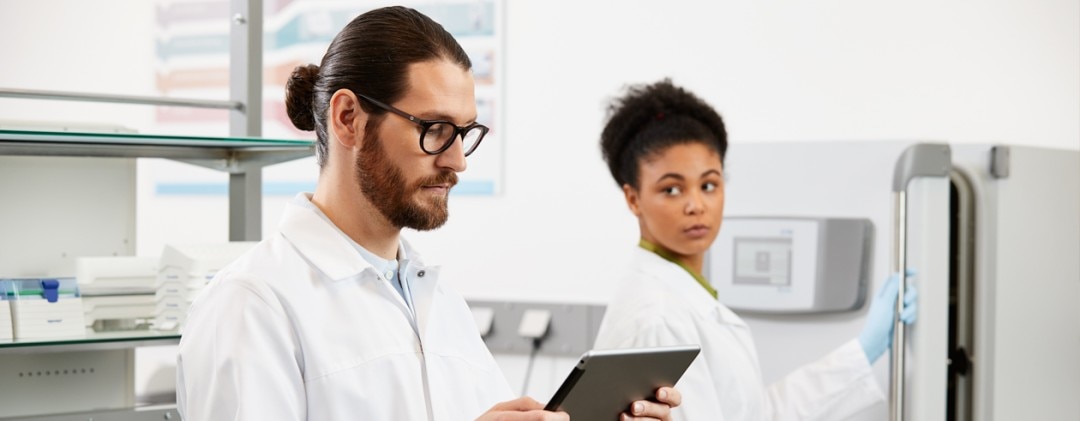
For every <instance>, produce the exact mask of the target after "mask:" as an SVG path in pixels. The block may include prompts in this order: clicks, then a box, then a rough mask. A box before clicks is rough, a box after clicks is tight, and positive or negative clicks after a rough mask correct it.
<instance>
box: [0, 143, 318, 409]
mask: <svg viewBox="0 0 1080 421" xmlns="http://www.w3.org/2000/svg"><path fill="white" fill-rule="evenodd" d="M312 153H313V146H312V142H311V141H306V140H279V139H265V138H248V137H220V138H217V137H192V136H160V135H140V134H116V133H108V134H103V133H70V132H30V131H11V130H0V157H83V158H90V159H93V158H160V159H168V160H174V161H179V162H186V163H189V164H194V165H199V166H203V167H207V168H213V169H218V171H222V172H226V173H228V174H230V177H231V178H232V182H230V196H237V195H239V196H245V195H246V196H247V198H251V196H253V195H255V196H258V189H260V184H255V185H254V186H253V185H252V184H251V182H247V181H246V180H244V179H243V178H246V177H248V176H251V175H252V174H255V177H253V178H256V179H258V173H259V172H260V171H261V168H262V167H264V166H267V165H272V164H275V163H280V162H286V161H291V160H296V159H301V158H307V157H310V155H311V154H312ZM235 178H241V180H240V181H237V180H235ZM248 189H256V191H255V192H254V193H253V192H251V191H245V190H248ZM259 202H261V201H260V200H259ZM230 207H231V206H230ZM260 212H261V206H260V203H256V204H254V205H246V206H243V207H242V208H241V212H230V227H237V226H240V227H244V226H245V225H246V220H247V219H252V218H254V219H258V218H257V215H258V214H259V213H260ZM0 215H2V212H0ZM233 231H238V232H239V234H240V235H237V233H238V232H233ZM230 239H232V240H257V237H253V236H252V235H249V234H245V233H244V232H243V230H232V229H230ZM179 339H180V336H179V335H178V334H177V332H175V331H153V330H139V331H124V332H94V334H87V336H86V337H84V338H59V339H49V340H13V341H0V377H10V379H11V382H10V383H9V384H15V382H16V381H19V380H30V379H28V377H32V376H38V377H41V376H45V377H49V376H62V375H63V376H67V375H68V372H67V369H66V368H60V369H58V370H55V371H54V372H53V374H52V375H51V374H50V372H49V371H48V370H45V371H44V372H42V371H41V370H40V369H38V370H33V371H24V370H23V369H22V368H21V367H17V366H18V365H23V366H26V365H28V364H24V363H23V362H26V361H31V362H39V361H42V358H49V357H50V356H52V361H51V362H50V363H42V365H45V366H58V367H67V366H71V367H72V371H73V370H76V369H79V367H80V366H86V365H93V364H96V365H98V366H107V367H119V368H118V372H121V374H122V375H120V376H117V375H113V374H107V375H106V374H104V372H99V376H102V377H105V378H107V379H109V381H107V383H110V384H103V385H102V386H103V388H112V386H113V385H112V384H116V388H118V389H123V388H127V389H129V390H132V388H133V384H131V382H132V381H133V380H132V379H130V377H131V374H133V372H134V350H135V349H136V348H139V347H151V345H168V344H176V343H178V342H179ZM84 356H87V357H84ZM84 358H89V359H91V361H99V362H98V363H93V364H91V363H86V364H82V361H83V359H84ZM57 361H60V362H64V361H70V362H71V363H70V364H64V363H56V362H57ZM4 362H8V364H5V363H4ZM12 362H19V363H12ZM103 362H104V363H103ZM62 370H63V371H62ZM102 371H104V370H102ZM0 381H4V382H8V381H9V380H0ZM76 381H78V380H76ZM0 419H4V418H2V417H0ZM18 419H29V420H41V421H44V420H49V421H66V420H83V421H84V420H89V419H97V420H103V419H107V420H132V421H135V420H163V419H164V420H168V419H179V417H178V413H177V412H176V408H175V405H158V406H149V407H135V406H134V404H133V406H132V407H127V408H109V409H100V410H79V411H75V412H65V413H55V415H48V416H36V417H29V418H28V417H18Z"/></svg>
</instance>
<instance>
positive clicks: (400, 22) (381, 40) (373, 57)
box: [285, 6, 472, 167]
mask: <svg viewBox="0 0 1080 421" xmlns="http://www.w3.org/2000/svg"><path fill="white" fill-rule="evenodd" d="M440 58H441V59H445V60H448V61H450V62H453V63H456V64H459V65H461V67H463V68H464V69H466V70H469V69H471V68H472V62H471V61H470V60H469V56H468V55H466V54H465V50H464V49H462V48H461V45H460V44H458V42H457V40H455V39H454V37H453V36H452V35H450V33H449V32H447V31H446V30H445V29H443V27H442V25H439V24H438V23H437V22H435V21H434V20H431V18H429V17H427V16H425V15H424V14H422V13H420V12H417V11H416V10H413V9H409V8H405V7H401V6H394V7H384V8H381V9H375V10H372V11H370V12H367V13H364V14H362V15H360V16H357V17H356V18H355V19H353V20H352V21H351V22H349V24H348V25H345V28H343V29H342V30H341V32H339V33H338V34H337V36H336V37H334V40H333V41H332V42H331V43H330V47H329V48H327V50H326V55H324V56H323V59H322V63H321V64H320V65H319V66H316V65H314V64H308V65H305V66H297V67H296V69H294V70H293V72H292V75H291V76H290V77H289V81H288V82H287V83H286V84H285V107H286V110H287V111H288V113H289V119H290V120H292V123H293V125H294V126H296V128H298V129H300V130H314V131H315V135H316V136H317V140H316V145H315V151H316V156H317V159H318V162H319V166H320V167H323V166H325V165H326V158H327V154H328V153H329V149H328V147H327V139H328V137H327V132H326V114H327V110H329V109H330V97H331V96H333V95H334V92H337V91H338V90H340V89H348V90H350V91H352V92H353V93H356V94H363V95H367V96H369V97H372V98H375V99H377V100H379V101H382V102H385V103H388V104H390V103H393V102H394V101H397V100H398V99H400V98H401V96H402V95H404V94H405V91H406V90H407V89H408V86H406V85H407V82H408V66H409V65H410V64H413V63H419V62H423V61H428V60H434V59H440ZM360 104H361V107H363V109H364V111H365V112H367V113H368V114H371V115H372V118H371V119H369V120H368V123H367V127H366V128H365V129H366V130H369V131H370V130H374V129H375V128H377V127H378V123H379V122H381V121H382V120H381V118H378V117H379V116H382V115H383V114H384V113H385V111H383V110H382V109H380V108H378V107H374V106H372V105H371V104H368V103H367V102H366V101H361V102H360Z"/></svg>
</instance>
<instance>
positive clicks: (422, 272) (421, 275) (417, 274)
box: [416, 271, 424, 278]
mask: <svg viewBox="0 0 1080 421" xmlns="http://www.w3.org/2000/svg"><path fill="white" fill-rule="evenodd" d="M416 276H419V277H421V278H423V277H424V271H419V272H416Z"/></svg>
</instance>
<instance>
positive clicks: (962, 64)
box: [0, 0, 1080, 395]
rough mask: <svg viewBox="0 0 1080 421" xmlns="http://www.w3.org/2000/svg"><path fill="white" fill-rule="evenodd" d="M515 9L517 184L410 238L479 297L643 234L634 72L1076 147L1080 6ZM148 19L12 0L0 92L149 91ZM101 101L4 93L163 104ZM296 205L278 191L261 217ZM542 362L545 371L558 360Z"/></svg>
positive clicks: (63, 0) (942, 131)
mask: <svg viewBox="0 0 1080 421" xmlns="http://www.w3.org/2000/svg"><path fill="white" fill-rule="evenodd" d="M508 3H510V4H509V5H508V7H507V11H506V17H507V29H508V39H507V49H508V51H507V54H506V63H505V66H506V67H507V72H506V76H507V88H506V89H507V91H506V93H507V101H506V109H505V111H506V115H507V120H506V126H505V133H506V136H505V138H506V139H507V140H506V142H507V143H506V148H505V154H506V155H505V157H504V158H505V161H506V175H505V177H506V179H505V180H504V181H505V187H506V188H505V194H503V195H502V196H499V197H490V198H483V197H481V198H475V197H456V198H454V199H453V200H452V201H451V206H452V215H453V216H452V218H451V220H450V222H449V223H448V224H447V225H446V226H445V227H444V228H442V229H441V230H439V231H437V232H433V233H418V234H414V235H410V238H411V239H412V240H413V242H414V243H415V244H416V245H418V246H419V247H421V249H422V250H424V254H425V255H426V257H427V259H428V260H431V261H438V262H442V263H443V264H444V265H445V272H444V273H445V274H446V279H449V280H450V281H449V282H451V283H452V284H453V285H454V286H455V287H457V288H458V289H459V290H460V291H462V292H463V293H464V294H465V295H466V296H468V297H477V298H481V297H482V298H497V299H523V300H558V301H571V300H572V301H584V302H597V303H599V302H603V301H605V300H606V299H607V298H608V297H609V296H610V293H611V289H612V288H613V286H612V284H611V282H610V279H609V273H610V272H611V269H612V267H613V265H615V264H617V262H619V261H620V259H621V258H622V256H623V255H624V253H625V251H626V250H627V249H629V248H630V247H632V246H633V244H634V243H635V240H636V237H637V232H636V225H635V222H634V220H633V219H632V217H631V216H630V215H629V213H628V212H626V211H625V208H624V205H623V204H622V199H621V195H620V194H619V192H618V190H617V189H616V188H615V186H614V185H613V183H612V182H611V180H610V176H609V175H608V174H607V170H606V168H605V166H604V165H603V163H602V161H601V159H600V154H599V149H598V146H597V143H598V135H599V132H600V130H601V127H602V124H603V118H604V107H605V104H606V102H607V100H608V99H609V98H611V97H612V96H614V95H616V94H618V92H619V89H620V87H622V86H623V85H624V84H626V83H639V82H651V81H655V80H657V79H659V78H661V77H665V76H670V77H672V78H674V81H675V82H676V83H678V84H681V85H684V86H686V87H688V88H690V89H691V90H693V91H695V92H697V93H698V94H700V95H701V96H702V97H704V98H705V99H706V100H708V101H709V102H710V103H712V104H713V105H714V106H715V107H716V108H717V109H718V110H719V111H720V112H721V113H722V114H723V116H724V118H725V120H726V122H727V124H728V128H729V133H730V139H731V141H732V142H733V143H740V142H754V141H760V140H866V141H876V140H896V139H929V140H941V141H947V142H961V143H963V142H1001V143H1009V144H1018V145H1031V146H1047V147H1057V148H1067V149H1080V2H1077V1H1075V0H1040V1H1004V0H994V1H962V0H945V1H925V0H918V1H909V2H883V1H874V2H849V1H848V2H845V1H836V0H833V1H817V2H804V1H795V0H786V1H773V2H736V1H725V2H695V1H687V0H669V1H665V2H642V1H622V2H599V1H597V2H581V1H566V0H544V1H510V2H508ZM61 10H62V11H63V12H61ZM139 16H143V17H145V19H141V18H139ZM153 16H154V15H153V9H152V3H150V2H145V1H141V0H109V1H105V0H102V1H94V2H81V1H73V0H46V1H35V2H28V1H19V0H0V87H17V88H36V89H56V90H84V91H93V92H112V93H121V94H143V95H151V94H152V92H151V91H152V88H153V85H152V83H153V81H152V79H151V75H152V73H151V71H152V69H153V62H152V60H153V59H152V54H153V44H152V36H153V34H152V30H153V21H152V19H153ZM42 104H47V105H42ZM98 107H100V106H84V105H64V104H60V105H57V104H55V103H42V102H40V101H26V100H19V101H15V100H3V99H0V119H9V118H17V119H36V120H40V119H65V120H83V121H94V122H100V121H115V120H123V121H122V123H123V124H126V125H131V126H134V127H138V126H139V125H140V124H144V122H145V121H146V120H147V119H149V117H150V116H149V114H144V113H147V111H144V110H143V109H142V108H138V107H127V108H120V109H117V108H106V109H108V110H118V111H109V112H102V111H100V110H102V108H98ZM118 107H124V106H118ZM482 156H483V154H482V151H481V152H478V154H477V155H476V159H482ZM855 158H856V159H857V157H855ZM140 168H142V167H140ZM142 188H143V187H142V186H140V189H142ZM140 191H142V190H140ZM284 201H285V200H284V199H283V198H268V199H267V201H266V210H265V217H264V219H265V223H264V225H265V226H267V229H268V230H272V229H273V226H274V221H276V220H277V215H278V214H279V213H280V209H281V206H282V204H283V202H284ZM218 203H222V204H223V203H224V200H221V201H220V202H218ZM148 209H149V210H151V211H152V213H154V215H157V216H153V217H151V216H140V225H139V228H140V230H141V232H140V237H139V248H140V253H142V254H145V253H143V251H142V250H151V251H152V250H160V246H157V244H160V243H161V242H164V241H168V239H167V238H165V237H164V235H165V234H163V232H166V231H164V229H165V228H162V227H160V226H159V225H160V224H158V223H156V222H154V221H170V223H169V224H168V225H169V227H170V228H169V229H171V230H173V231H168V232H179V231H177V230H180V231H183V232H184V233H185V234H184V235H185V236H186V237H185V239H186V240H190V238H206V239H209V240H219V239H223V238H224V221H225V219H224V214H225V213H224V212H225V211H224V209H222V210H221V213H220V215H221V216H219V217H213V216H211V215H209V214H208V213H207V212H204V211H202V210H201V208H200V210H195V211H192V210H191V209H188V208H186V207H183V206H175V207H171V209H170V207H168V206H156V207H150V208H147V207H143V208H140V212H144V211H146V210H148ZM162 212H164V214H163V213H162ZM168 212H173V213H171V214H168ZM191 214H195V215H199V217H198V218H188V217H185V216H186V215H191ZM143 221H150V222H154V223H149V224H148V223H144V222H143ZM180 227H187V229H182V228H180ZM760 351H761V352H762V354H763V355H762V359H763V360H766V361H767V360H769V359H770V354H772V353H777V352H780V350H778V349H761V350H760ZM518 363H520V361H516V362H510V363H507V364H510V365H514V364H518ZM542 364H543V363H541V365H538V370H541V371H545V372H550V373H549V378H550V381H549V382H550V383H554V382H556V381H557V379H558V378H560V377H561V375H562V374H561V373H562V372H563V371H564V370H558V369H550V370H549V369H545V368H543V367H542ZM506 371H507V374H508V375H509V376H510V377H511V384H519V383H520V379H521V377H520V374H514V373H516V372H517V371H516V370H515V369H507V370H506ZM537 381H541V380H540V379H537ZM540 394H541V395H542V394H543V393H540Z"/></svg>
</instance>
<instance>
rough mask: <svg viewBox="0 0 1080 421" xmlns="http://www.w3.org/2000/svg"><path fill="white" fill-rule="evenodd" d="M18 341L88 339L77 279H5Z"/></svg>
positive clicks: (6, 293)
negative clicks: (84, 337) (85, 337)
mask: <svg viewBox="0 0 1080 421" xmlns="http://www.w3.org/2000/svg"><path fill="white" fill-rule="evenodd" d="M2 282H3V283H4V284H5V287H4V289H5V294H4V295H5V296H6V297H8V298H9V299H10V300H9V304H10V306H11V322H12V333H13V336H14V338H15V339H41V338H77V337H83V336H86V323H85V318H84V317H83V303H82V298H80V297H79V288H78V284H77V282H76V281H75V278H62V279H6V280H3V281H2Z"/></svg>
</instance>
